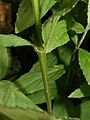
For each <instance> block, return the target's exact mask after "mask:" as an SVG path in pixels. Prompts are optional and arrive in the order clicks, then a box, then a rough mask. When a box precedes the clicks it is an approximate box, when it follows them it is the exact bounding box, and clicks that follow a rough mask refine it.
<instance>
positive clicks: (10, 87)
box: [0, 80, 41, 110]
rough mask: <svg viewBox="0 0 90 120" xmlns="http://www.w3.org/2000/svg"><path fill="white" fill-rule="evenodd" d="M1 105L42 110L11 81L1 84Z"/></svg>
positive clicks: (4, 81)
mask: <svg viewBox="0 0 90 120" xmlns="http://www.w3.org/2000/svg"><path fill="white" fill-rule="evenodd" d="M0 104H1V105H6V106H9V107H17V106H18V107H21V108H25V109H27V108H31V109H37V110H41V109H40V108H39V107H37V106H36V105H35V104H34V103H33V102H32V101H31V100H30V99H28V98H27V97H26V96H25V95H24V94H23V93H21V92H20V91H18V89H17V87H16V86H15V85H14V84H13V83H11V82H10V81H6V80H3V81H1V82H0Z"/></svg>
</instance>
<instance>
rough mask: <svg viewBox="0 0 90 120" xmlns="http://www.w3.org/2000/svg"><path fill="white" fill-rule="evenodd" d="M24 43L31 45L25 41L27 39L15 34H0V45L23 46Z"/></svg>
mask: <svg viewBox="0 0 90 120" xmlns="http://www.w3.org/2000/svg"><path fill="white" fill-rule="evenodd" d="M25 45H29V46H32V44H31V43H30V42H29V41H27V40H25V39H23V38H21V37H18V36H16V35H13V34H10V35H3V34H0V46H4V47H11V46H14V47H17V46H25Z"/></svg>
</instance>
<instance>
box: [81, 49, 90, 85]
mask: <svg viewBox="0 0 90 120" xmlns="http://www.w3.org/2000/svg"><path fill="white" fill-rule="evenodd" d="M79 64H80V68H81V69H82V71H83V74H84V76H85V78H86V81H87V82H88V84H90V53H89V52H88V51H86V50H84V49H79Z"/></svg>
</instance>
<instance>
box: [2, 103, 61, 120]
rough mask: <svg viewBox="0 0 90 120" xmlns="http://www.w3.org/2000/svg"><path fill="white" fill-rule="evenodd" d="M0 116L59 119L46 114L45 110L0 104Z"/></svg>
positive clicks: (25, 119) (17, 119) (45, 119)
mask: <svg viewBox="0 0 90 120" xmlns="http://www.w3.org/2000/svg"><path fill="white" fill-rule="evenodd" d="M4 117H5V118H4ZM0 118H1V120H21V119H23V120H61V119H56V118H55V117H53V116H50V115H48V114H47V113H46V112H39V111H36V110H32V109H27V110H25V109H20V108H9V107H6V106H2V105H0ZM2 118H4V119H2ZM6 118H8V119H6Z"/></svg>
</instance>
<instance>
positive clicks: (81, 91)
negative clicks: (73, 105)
mask: <svg viewBox="0 0 90 120" xmlns="http://www.w3.org/2000/svg"><path fill="white" fill-rule="evenodd" d="M89 96H90V86H89V85H88V84H87V83H86V82H85V83H84V84H82V85H81V86H80V88H78V89H76V90H75V91H74V92H73V93H71V95H69V97H71V98H82V97H89Z"/></svg>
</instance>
